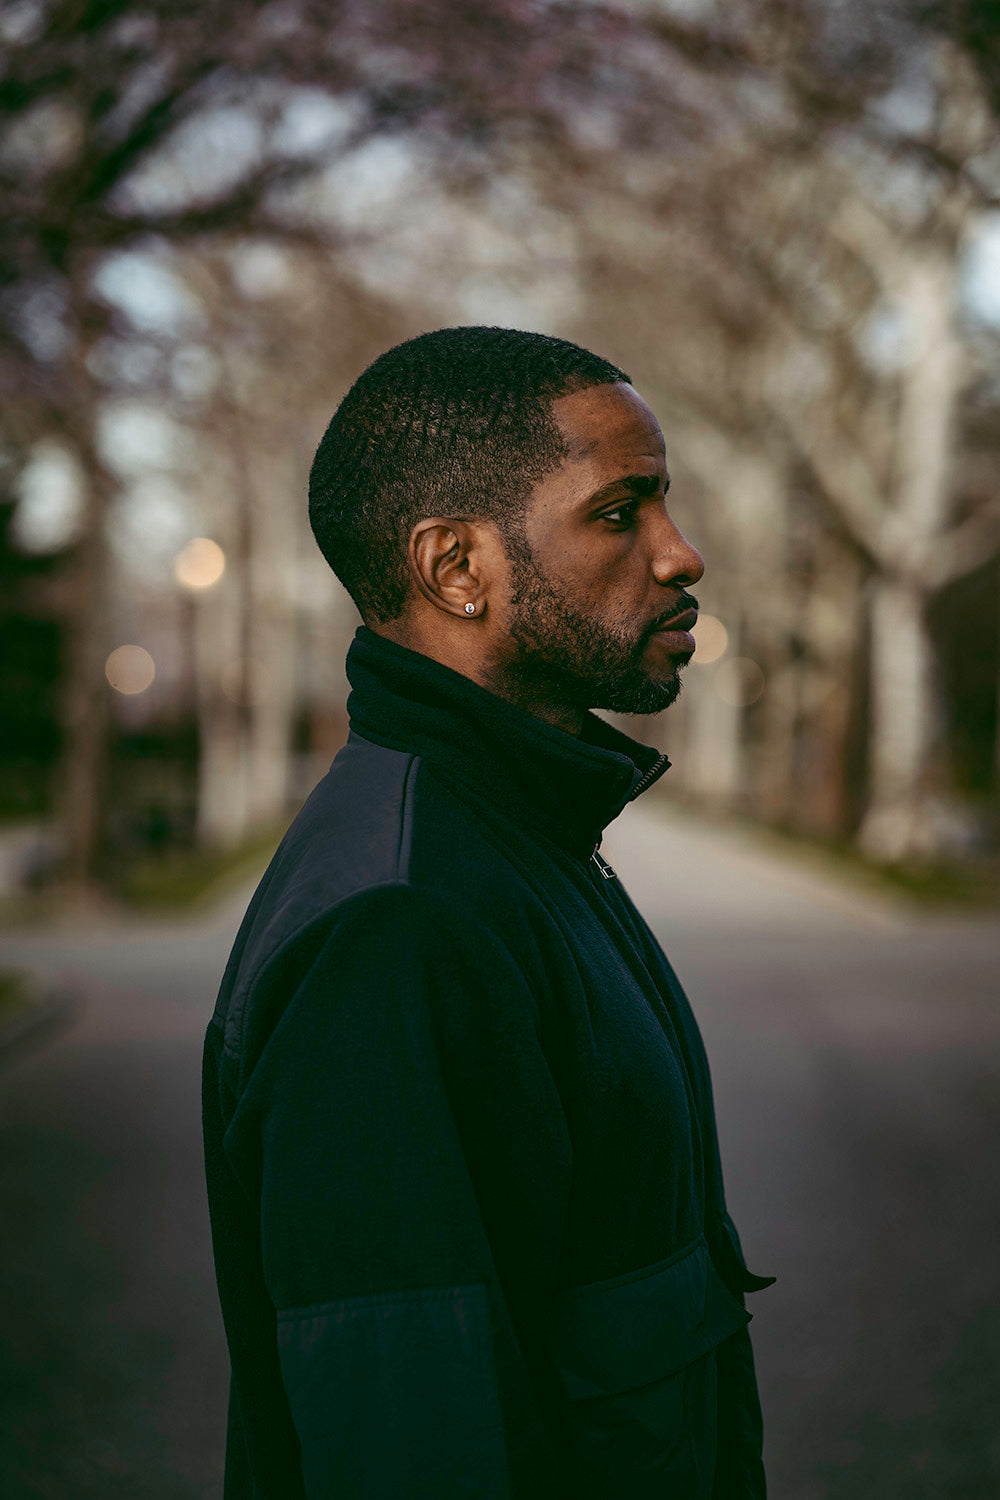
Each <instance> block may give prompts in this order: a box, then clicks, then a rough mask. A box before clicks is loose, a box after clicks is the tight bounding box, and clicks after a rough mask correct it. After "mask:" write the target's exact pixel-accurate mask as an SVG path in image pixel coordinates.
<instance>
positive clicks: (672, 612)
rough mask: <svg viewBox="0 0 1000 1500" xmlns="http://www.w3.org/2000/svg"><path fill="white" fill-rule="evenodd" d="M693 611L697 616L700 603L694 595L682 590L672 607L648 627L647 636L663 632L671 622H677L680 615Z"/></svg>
mask: <svg viewBox="0 0 1000 1500" xmlns="http://www.w3.org/2000/svg"><path fill="white" fill-rule="evenodd" d="M691 609H693V610H694V612H695V614H697V612H698V601H697V599H696V598H695V597H694V595H693V594H688V593H685V592H684V590H683V589H682V590H681V592H680V594H678V596H677V599H676V600H675V602H674V603H673V604H672V605H671V607H670V608H669V609H665V610H664V611H663V613H662V615H657V617H656V619H655V620H653V621H651V623H650V624H649V625H647V627H646V634H647V635H652V634H653V632H654V631H657V630H662V629H663V627H664V626H665V625H669V624H670V622H671V620H675V619H676V618H677V616H678V615H684V614H687V612H688V610H691Z"/></svg>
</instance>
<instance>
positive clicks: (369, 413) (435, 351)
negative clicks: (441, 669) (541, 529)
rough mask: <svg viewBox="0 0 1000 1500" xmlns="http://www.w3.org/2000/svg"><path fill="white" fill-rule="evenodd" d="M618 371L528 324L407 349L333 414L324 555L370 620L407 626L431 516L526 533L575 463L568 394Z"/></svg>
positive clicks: (315, 511)
mask: <svg viewBox="0 0 1000 1500" xmlns="http://www.w3.org/2000/svg"><path fill="white" fill-rule="evenodd" d="M619 380H621V381H625V382H626V383H628V384H631V381H629V377H628V376H627V375H626V374H625V373H624V372H623V371H622V370H619V369H618V368H617V367H616V366H615V365H612V364H609V363H608V361H607V360H606V359H601V358H600V357H599V356H598V355H596V354H591V353H590V352H589V351H588V350H586V349H581V348H580V346H579V345H578V344H571V343H568V342H567V341H566V340H565V339H557V338H549V337H548V336H547V335H546V334H542V333H523V332H521V331H520V330H519V329H516V328H439V329H437V330H436V331H435V332H433V333H424V334H421V335H420V336H419V337H418V338H414V339H408V340H407V341H406V343H404V344H397V345H396V347H395V348H394V349H389V350H387V351H386V353H385V354H381V355H379V357H378V359H376V360H375V361H374V363H373V364H370V365H369V366H368V368H367V370H365V371H364V373H363V374H362V375H361V376H359V378H358V379H357V380H356V381H355V383H354V385H353V386H352V387H351V389H350V390H349V391H348V393H347V395H346V396H345V397H344V399H343V401H342V402H341V404H340V406H339V407H338V408H337V410H336V412H335V413H334V416H333V420H332V421H331V422H330V425H329V427H328V428H327V429H326V432H325V433H324V435H323V439H322V441H321V442H320V445H319V447H318V448H317V450H316V456H315V458H314V459H313V464H312V469H311V471H310V475H309V520H310V522H311V524H312V529H313V533H314V535H315V537H316V540H317V542H318V543H319V547H320V551H321V552H322V553H323V556H324V557H325V558H326V560H327V562H328V563H329V564H330V566H331V568H332V569H333V571H334V572H335V573H336V575H337V577H338V578H339V579H340V581H341V582H342V583H343V585H344V587H345V588H346V589H347V591H348V593H349V594H350V595H351V596H352V598H353V599H354V602H355V603H356V604H357V606H358V609H359V610H360V611H361V615H362V617H363V618H364V619H365V620H366V621H375V622H382V621H386V620H393V619H396V618H397V617H398V616H399V615H400V614H401V613H402V611H403V609H404V607H405V605H406V601H407V598H408V596H409V591H410V575H409V568H408V565H407V555H406V554H407V546H408V542H409V537H410V532H411V531H412V529H413V527H414V526H415V525H416V523H417V522H418V521H419V520H420V519H421V517H423V516H438V515H439V516H445V517H449V518H455V519H457V518H459V517H464V518H467V519H470V520H471V519H486V520H490V521H492V522H494V524H495V525H496V526H497V527H498V528H499V530H500V532H501V535H502V536H503V537H504V538H505V540H506V539H510V540H511V541H514V540H515V539H517V538H521V537H523V529H522V519H523V513H524V505H525V501H526V499H527V497H528V494H529V492H530V491H531V489H532V488H533V486H534V485H535V484H537V482H538V481H539V480H540V479H541V478H542V477H543V476H544V475H545V474H547V473H549V472H550V471H551V470H552V469H554V468H555V467H556V465H557V464H558V463H559V462H560V460H561V459H563V458H564V457H565V456H566V447H565V444H564V442H563V439H562V436H561V434H560V432H559V429H558V427H557V426H556V424H555V421H554V420H553V417H552V412H551V405H552V402H553V401H554V400H555V399H556V398H557V397H559V396H568V395H570V394H571V393H572V392H574V391H581V390H586V389H587V388H588V387H589V386H594V385H611V384H613V383H614V382H615V381H619Z"/></svg>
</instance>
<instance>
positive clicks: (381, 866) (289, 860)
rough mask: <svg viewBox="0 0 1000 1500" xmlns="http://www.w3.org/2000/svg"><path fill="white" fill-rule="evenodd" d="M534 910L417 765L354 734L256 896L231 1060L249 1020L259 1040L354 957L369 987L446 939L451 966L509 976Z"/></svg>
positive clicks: (236, 950) (227, 985) (235, 957)
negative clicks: (474, 966) (464, 963)
mask: <svg viewBox="0 0 1000 1500" xmlns="http://www.w3.org/2000/svg"><path fill="white" fill-rule="evenodd" d="M536 905H537V902H536V901H535V898H534V897H533V893H532V891H531V889H530V886H529V885H528V883H527V882H526V881H525V880H524V878H523V875H522V873H521V872H520V871H519V870H518V868H517V864H516V861H512V858H511V856H510V854H509V852H507V851H505V850H503V849H502V848H500V847H499V845H498V843H497V841H496V840H495V839H494V838H492V837H491V834H490V831H489V829H488V828H487V827H486V826H485V825H484V824H483V823H482V821H481V820H480V819H478V818H477V817H476V815H475V812H474V811H472V810H470V809H469V808H468V807H467V806H466V805H465V803H464V802H463V800H462V799H461V798H458V797H456V796H455V795H454V794H453V793H452V791H451V790H450V789H449V787H448V786H447V784H446V783H444V782H442V780H441V778H440V777H438V776H436V775H435V774H433V773H432V772H431V771H430V768H429V767H427V766H426V765H425V764H424V763H423V762H422V761H421V760H420V758H419V757H417V756H414V755H411V754H407V753H406V752H403V751H397V750H392V749H387V748H385V747H383V746H380V745H375V744H372V743H371V742H369V741H367V740H364V739H361V738H358V737H354V736H352V738H351V739H350V740H349V741H348V743H347V745H345V746H344V748H343V749H342V750H341V752H340V753H339V754H338V756H337V758H336V760H335V761H334V763H333V765H332V767H331V769H330V771H329V772H328V773H327V775H326V776H325V777H324V778H323V780H322V781H321V782H320V783H319V785H318V786H317V787H316V788H315V790H314V791H313V793H312V794H311V796H310V797H309V799H308V801H307V802H306V804H305V806H304V807H303V808H302V810H301V812H300V813H299V814H298V816H297V817H296V819H295V821H294V822H293V824H292V825H291V827H290V828H289V830H288V833H287V834H286V835H285V837H284V839H283V840H282V842H281V845H280V846H279V848H278V850H277V852H276V853H275V856H274V858H273V859H272V861H271V864H270V866H269V867H268V869H267V871H266V873H265V875H264V877H263V879H262V880H261V883H260V885H259V886H258V889H257V891H256V893H255V895H254V898H253V901H252V902H251V904H250V907H249V909H248V911H247V914H246V917H245V918H244V921H243V925H242V927H241V929H240V932H239V935H238V937H237V940H236V943H235V945H234V947H233V951H232V954H231V956H230V960H229V964H228V966H227V970H226V974H225V976H224V979H223V983H222V987H221V990H220V994H219V1000H218V1004H217V1007H216V1013H215V1017H214V1021H215V1024H217V1025H219V1026H222V1027H223V1029H224V1032H225V1036H226V1045H227V1049H228V1050H230V1051H231V1052H240V1051H242V1049H243V1041H244V1037H245V1033H246V1031H247V1029H248V1016H247V1012H248V1010H250V1009H251V1008H252V1009H253V1010H254V1012H255V1013H256V1018H257V1021H258V1022H263V1023H264V1025H265V1029H266V1028H267V1027H268V1026H269V1025H270V1024H273V1020H274V1012H275V1010H276V1009H279V1010H280V1008H281V1006H282V1005H283V1004H284V1003H287V1000H288V998H290V995H291V993H292V992H294V990H295V989H296V988H297V987H298V985H299V984H300V983H301V982H302V981H303V979H304V978H305V977H306V975H307V974H309V973H310V972H311V971H313V970H314V969H315V967H316V966H317V965H319V966H320V968H321V969H325V970H328V969H329V968H331V967H335V966H336V965H338V964H343V962H344V955H346V954H349V955H351V962H352V965H354V964H356V962H357V961H358V955H361V959H362V961H363V962H364V964H365V965H366V967H367V969H368V970H369V971H370V973H371V976H372V978H373V979H374V978H375V976H376V974H377V973H378V971H379V970H381V969H383V968H384V967H385V966H386V965H387V964H389V963H391V962H394V961H395V960H396V959H397V958H398V957H399V956H401V955H407V962H410V963H417V962H423V963H430V962H432V961H433V959H434V950H435V945H438V946H440V945H441V942H442V936H443V935H444V934H447V946H448V950H449V952H450V953H451V954H453V955H454V954H459V953H460V954H463V955H468V956H469V957H470V958H471V957H474V956H479V957H480V958H481V959H482V961H484V962H485V961H488V962H489V963H490V966H491V967H492V968H493V969H495V970H508V969H509V968H510V967H517V962H518V959H517V956H515V954H516V953H517V952H518V950H521V949H524V948H526V949H527V951H528V952H529V954H530V952H531V951H532V950H533V948H534V946H535V945H534V944H533V943H531V942H528V943H527V944H525V943H524V942H523V939H524V938H526V937H528V933H529V929H530V928H531V927H532V926H533V925H536V921H537V913H536V914H535V921H533V919H532V917H531V909H532V908H533V907H534V906H536ZM528 967H529V968H530V967H532V966H531V965H530V963H529V965H528ZM530 978H531V976H529V982H530ZM253 1029H254V1030H257V1029H258V1028H257V1026H256V1025H255V1026H254V1028H253Z"/></svg>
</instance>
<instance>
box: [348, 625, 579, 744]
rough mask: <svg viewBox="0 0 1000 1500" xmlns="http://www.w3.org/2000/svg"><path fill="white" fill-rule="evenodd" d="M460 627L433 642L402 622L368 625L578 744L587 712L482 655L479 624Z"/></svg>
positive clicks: (438, 633) (436, 635)
mask: <svg viewBox="0 0 1000 1500" xmlns="http://www.w3.org/2000/svg"><path fill="white" fill-rule="evenodd" d="M449 623H450V622H449ZM458 626H459V629H458V631H456V632H452V631H451V630H445V631H436V632H435V633H434V635H433V636H431V634H430V633H429V632H428V631H425V630H421V629H420V628H419V627H418V626H415V625H414V624H409V625H408V624H407V622H406V621H405V617H404V619H403V620H401V621H398V622H397V621H394V620H391V621H389V622H387V623H386V624H379V625H369V627H368V628H369V630H371V631H373V632H374V634H376V635H381V636H384V637H385V638H386V640H389V641H395V643H396V645H397V646H406V647H407V648H408V650H410V651H419V653H420V655H421V656H428V657H430V659H431V661H436V662H439V663H440V664H441V666H443V667H449V668H450V669H451V671H453V672H460V673H461V674H462V676H463V677H468V678H469V680H470V681H471V682H475V683H478V684H479V686H480V687H482V688H485V689H486V691H487V692H489V693H494V694H495V695H496V696H497V697H498V698H503V699H504V701H505V702H506V703H512V704H513V705H514V707H515V708H520V709H521V710H522V711H523V712H524V713H528V714H531V715H533V717H534V718H536V719H541V720H542V722H543V723H544V724H550V725H551V726H552V727H553V729H561V730H562V731H563V733H564V734H572V735H576V736H577V738H579V736H580V735H581V734H582V732H583V724H584V718H585V710H584V709H582V708H577V707H575V706H573V705H571V704H566V703H560V702H557V701H555V700H554V699H553V697H552V694H551V692H546V684H545V682H544V681H536V680H533V679H532V678H530V677H529V676H527V675H526V674H524V673H523V672H521V673H518V672H516V671H512V670H511V668H510V666H509V665H508V664H507V663H506V662H504V661H502V660H500V659H499V658H498V657H496V656H491V655H490V653H489V652H488V651H484V650H483V649H482V645H481V644H480V639H479V632H478V630H477V626H476V624H475V623H473V622H470V621H466V620H461V621H459V622H458ZM485 644H486V643H485V642H484V643H483V645H485Z"/></svg>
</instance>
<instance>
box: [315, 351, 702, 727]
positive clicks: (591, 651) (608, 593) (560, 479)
mask: <svg viewBox="0 0 1000 1500" xmlns="http://www.w3.org/2000/svg"><path fill="white" fill-rule="evenodd" d="M668 482H669V481H668V479H667V476H666V469H665V464H664V455H663V439H662V435H661V434H660V429H659V427H658V425H657V423H656V419H655V417H654V416H653V414H652V412H651V411H650V410H649V408H648V406H646V404H645V402H644V401H643V400H642V399H641V397H639V396H638V395H637V394H636V392H635V391H634V390H633V389H632V387H631V384H630V383H629V380H628V376H627V375H625V374H624V373H623V372H622V371H621V370H619V369H618V368H617V367H616V366H614V365H612V364H609V363H608V362H607V361H606V360H603V359H601V358H600V357H599V356H597V355H595V354H591V353H589V352H588V351H587V350H585V349H581V348H579V347H578V346H577V345H575V344H571V343H568V342H566V341H565V340H562V339H554V338H548V337H546V336H545V335H542V334H536V333H524V332H520V331H518V330H516V329H506V328H445V329H440V330H438V331H437V332H435V333H429V334H424V335H422V336H421V337H420V338H416V339H411V340H409V341H408V342H407V343H405V344H401V345H399V346H398V347H397V348H395V349H390V350H389V351H388V352H387V353H386V354H383V355H382V356H381V357H380V358H379V359H377V360H376V361H375V362H374V364H372V365H371V366H369V368H368V369H367V370H366V371H365V372H364V374H363V375H362V376H361V377H360V379H359V380H358V381H357V382H356V384H355V385H354V386H353V387H352V389H351V390H350V391H349V392H348V394H347V396H346V397H345V399H344V401H343V402H342V404H341V406H340V407H339V409H338V410H337V412H336V414H335V415H334V418H333V420H332V421H331V423H330V426H329V427H328V429H327V432H326V434H325V436H324V438H323V440H322V442H321V443H320V446H319V449H318V450H317V453H316V458H315V460H314V462H313V468H312V473H311V476H310V489H309V497H310V506H309V509H310V519H311V521H312V526H313V530H314V532H315V534H316V538H317V541H318V542H319V545H320V548H321V549H322V551H323V553H324V555H325V557H326V558H327V561H328V562H329V563H330V565H331V567H332V568H333V569H334V571H335V572H336V573H337V575H338V576H339V577H340V579H341V580H342V582H343V583H344V585H345V586H346V587H347V589H348V590H349V592H350V593H351V594H352V596H353V597H354V599H355V602H356V603H357V605H358V607H359V609H360V611H361V614H362V617H363V618H364V619H365V622H366V623H367V624H368V625H370V626H371V627H372V628H373V629H376V630H378V631H380V632H381V633H382V634H385V635H389V636H391V637H392V638H393V639H395V640H398V641H400V642H401V643H403V644H405V645H410V646H412V647H413V648H414V649H416V650H418V651H422V652H424V654H426V655H429V656H433V657H435V658H436V659H438V660H440V661H444V662H445V663H446V664H447V665H449V666H452V667H454V668H455V669H456V670H458V671H462V672H464V673H465V674H466V675H467V676H469V677H472V678H473V679H474V680H476V681H479V682H481V683H482V684H483V685H484V686H487V687H489V688H491V689H492V690H493V691H496V692H499V693H500V694H501V695H502V696H505V697H508V698H510V699H511V700H512V701H515V702H520V703H522V705H523V706H525V707H527V708H529V709H530V710H531V711H533V712H536V713H538V714H539V715H540V716H541V717H544V718H548V719H550V720H551V721H552V722H556V723H562V724H563V725H564V726H565V727H569V728H572V727H573V726H574V725H577V724H578V723H579V721H580V718H581V716H582V711H583V709H585V708H598V707H606V708H615V709H619V710H621V711H623V712H632V713H648V712H653V711H655V710H656V709H659V708H663V707H666V705H667V704H668V703H669V702H671V701H672V700H673V698H674V697H675V696H676V694H677V691H678V688H679V678H678V675H677V672H678V668H679V666H681V665H682V664H683V662H684V661H685V660H687V658H688V657H689V656H690V654H691V650H692V649H693V645H692V643H691V641H690V637H689V636H687V635H686V634H684V633H683V632H682V633H680V634H679V633H678V632H677V631H673V632H662V631H661V632H657V631H656V626H657V623H662V622H663V621H664V620H666V619H667V617H668V616H673V615H677V614H680V613H682V612H684V611H685V610H687V611H690V607H691V605H692V604H693V601H690V600H689V599H688V597H687V596H686V595H685V594H684V586H685V585H686V584H688V583H692V582H696V581H697V579H698V578H699V577H700V576H701V573H702V562H701V558H700V557H699V556H698V554H697V552H695V551H694V549H693V548H692V547H690V546H689V545H688V544H687V543H686V542H685V541H684V539H683V537H681V535H680V533H679V532H678V531H677V530H676V528H675V527H674V526H673V523H672V522H671V521H670V519H669V517H668V516H667V514H666V511H665V509H664V504H663V496H664V492H665V489H666V485H667V483H668ZM681 623H682V624H690V620H686V621H682V622H681Z"/></svg>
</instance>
